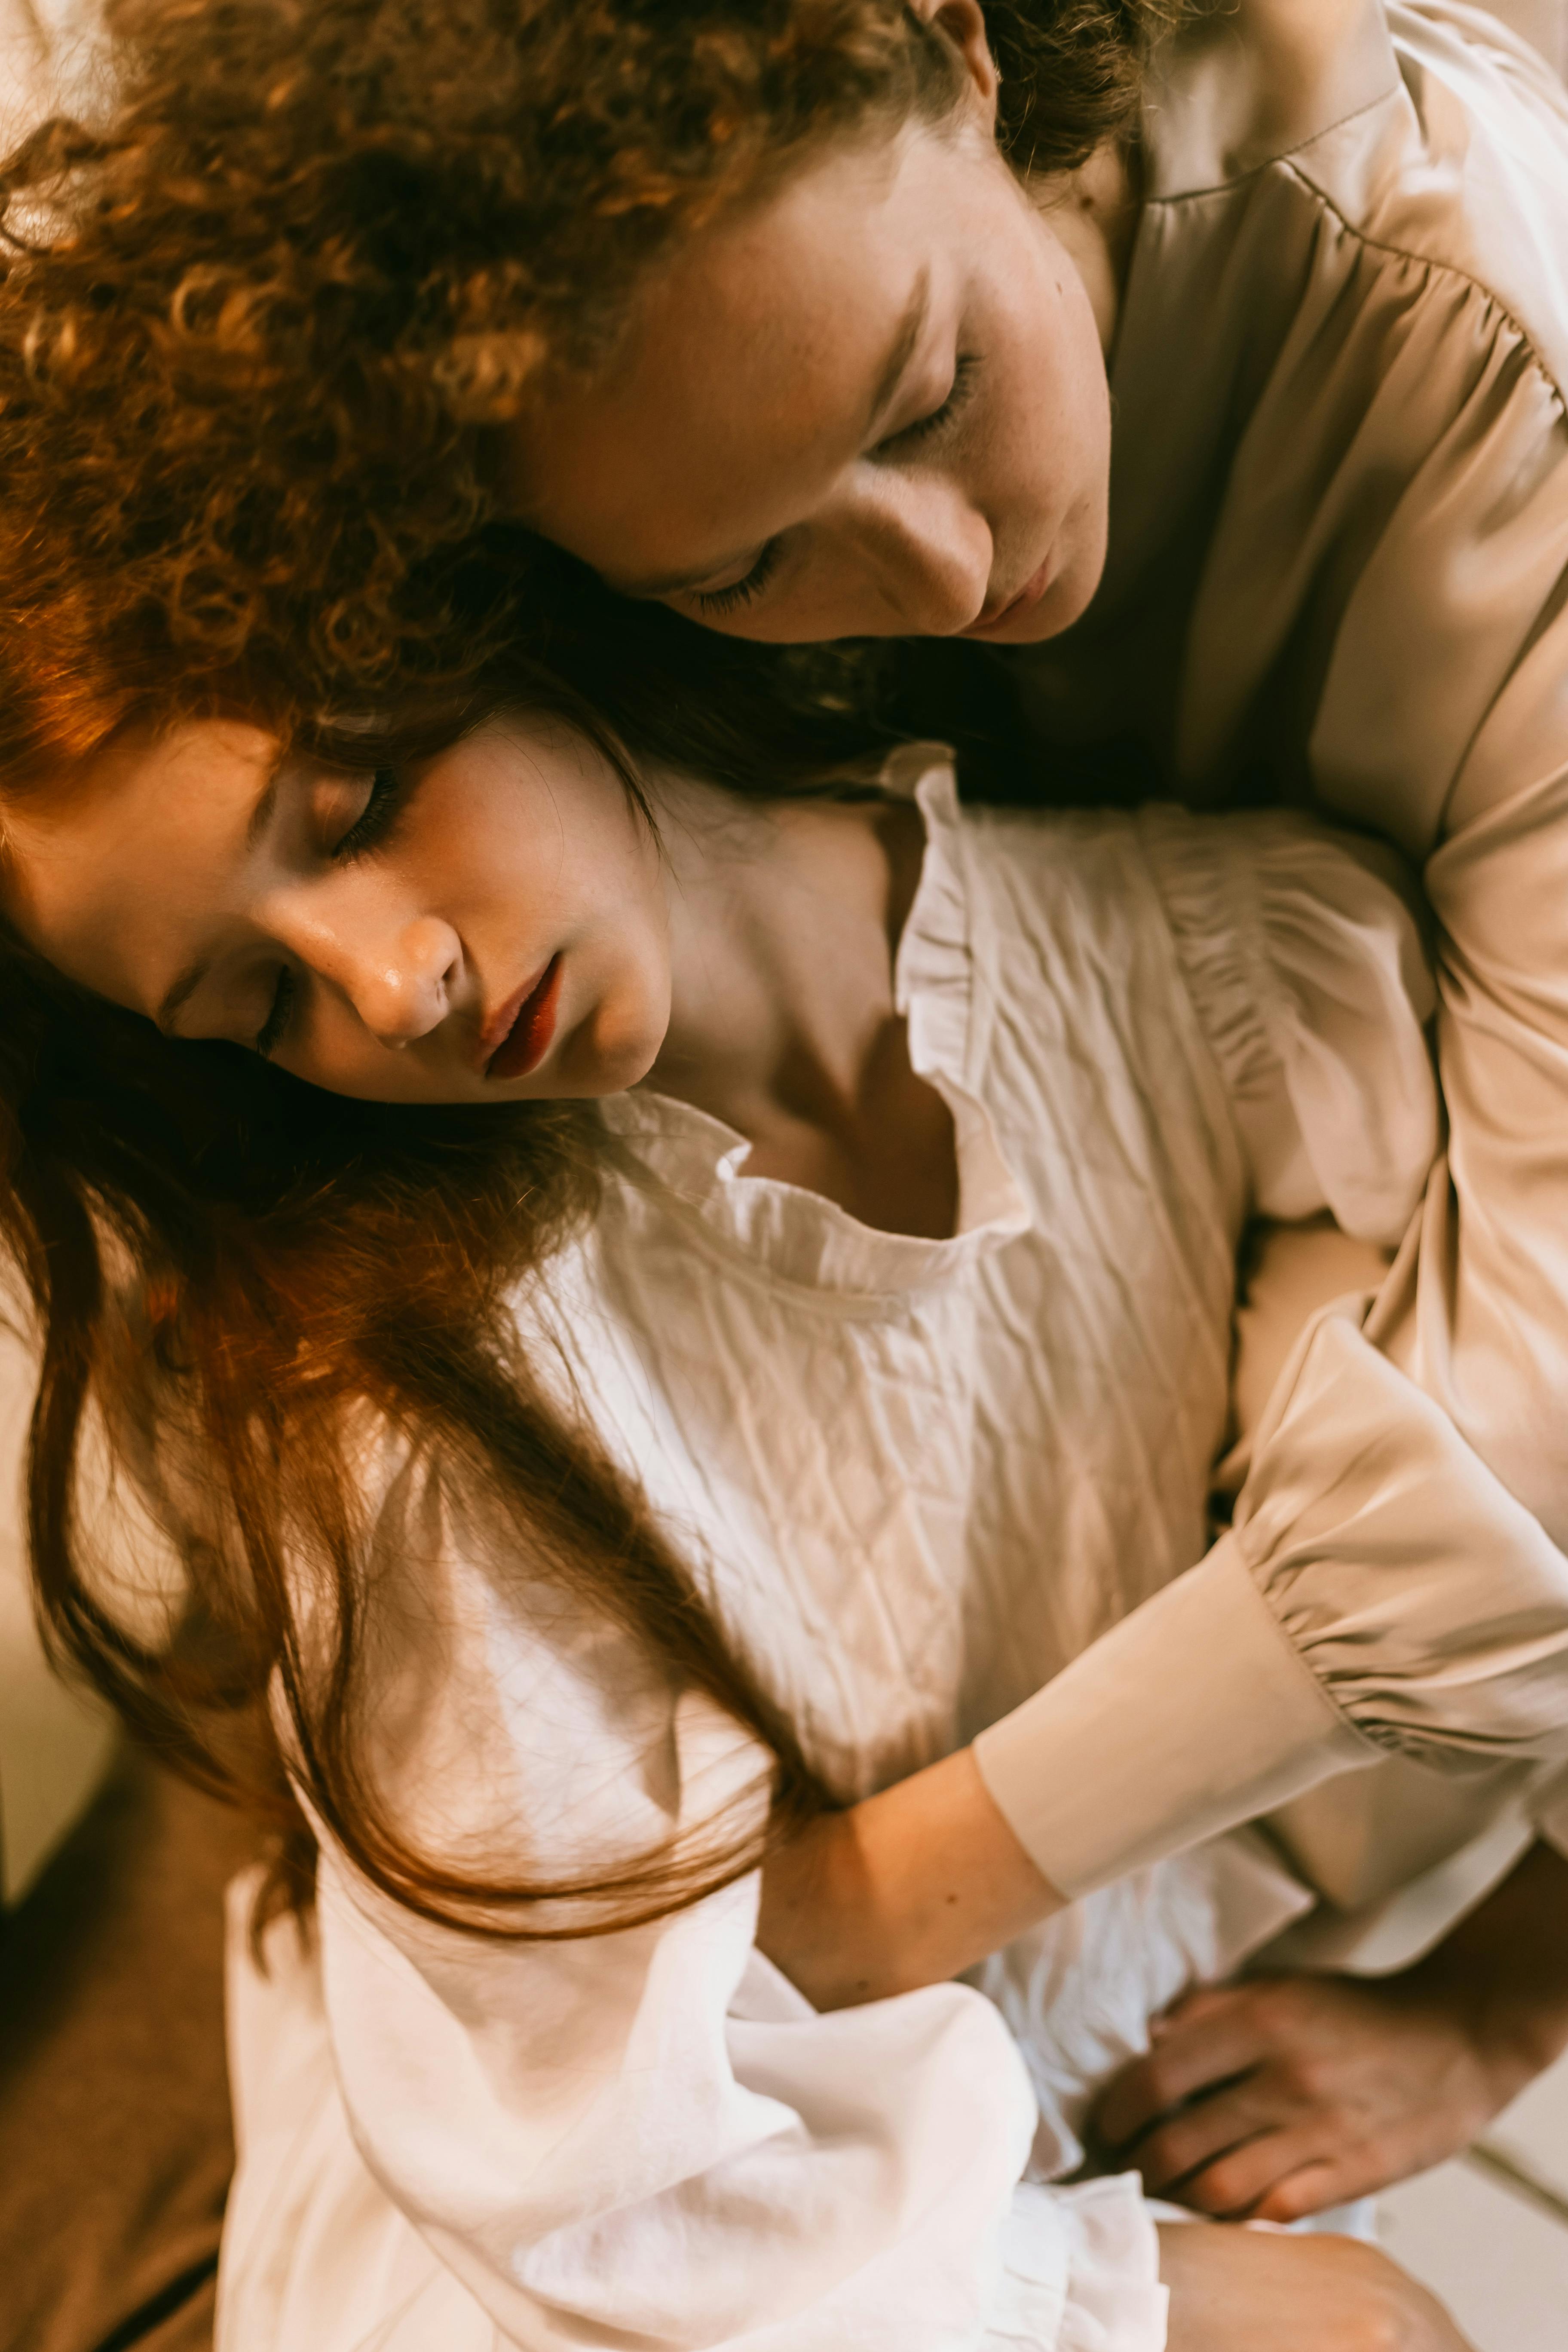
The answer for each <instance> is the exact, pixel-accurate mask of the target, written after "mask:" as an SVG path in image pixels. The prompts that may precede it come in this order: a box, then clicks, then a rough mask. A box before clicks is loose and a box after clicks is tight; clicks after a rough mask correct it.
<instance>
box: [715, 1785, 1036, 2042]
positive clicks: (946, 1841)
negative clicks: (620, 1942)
mask: <svg viewBox="0 0 1568 2352" xmlns="http://www.w3.org/2000/svg"><path fill="white" fill-rule="evenodd" d="M1065 1900H1066V1898H1065V1897H1064V1896H1063V1895H1060V1894H1059V1893H1058V1890H1057V1889H1056V1888H1055V1887H1054V1886H1052V1885H1050V1883H1049V1882H1048V1880H1047V1879H1045V1878H1044V1877H1042V1875H1041V1874H1040V1873H1039V1871H1038V1870H1037V1868H1036V1866H1035V1864H1033V1862H1031V1860H1030V1858H1029V1856H1028V1854H1027V1853H1026V1851H1025V1849H1024V1847H1023V1846H1022V1845H1021V1844H1020V1843H1019V1842H1018V1840H1017V1838H1016V1836H1015V1835H1014V1833H1013V1832H1012V1830H1011V1829H1010V1828H1009V1827H1008V1824H1007V1822H1006V1820H1005V1817H1004V1816H1003V1814H1002V1812H1001V1811H1000V1810H999V1808H998V1807H997V1805H996V1803H995V1801H994V1799H993V1797H992V1796H991V1793H990V1791H989V1790H988V1789H987V1788H986V1786H985V1782H984V1780H983V1779H982V1778H981V1775H980V1772H979V1769H978V1768H977V1766H976V1764H975V1761H974V1751H973V1748H960V1749H959V1750H958V1752H957V1753H956V1754H955V1755H952V1756H948V1757H944V1758H943V1759H942V1762H941V1763H939V1764H933V1765H931V1766H930V1767H928V1769H926V1770H925V1771H923V1772H916V1773H913V1774H912V1775H911V1776H910V1779H909V1780H900V1782H898V1783H897V1784H896V1785H895V1786H894V1787H893V1788H890V1789H885V1790H882V1791H881V1793H880V1794H879V1795H878V1796H875V1797H868V1799H867V1800H866V1801H864V1803H862V1804H858V1805H855V1806H852V1807H850V1809H849V1810H848V1811H847V1812H842V1813H834V1814H829V1815H828V1816H827V1817H826V1819H824V1820H822V1821H819V1822H816V1823H814V1824H813V1825H812V1827H811V1829H810V1830H809V1831H808V1832H806V1833H805V1835H804V1836H803V1837H801V1838H799V1839H797V1840H795V1842H794V1843H793V1845H792V1846H791V1847H788V1848H785V1849H784V1850H783V1851H782V1852H781V1853H778V1854H777V1855H775V1856H774V1858H773V1861H772V1862H770V1864H768V1867H767V1869H766V1870H765V1871H764V1873H763V1901H762V1912H761V1916H760V1918H759V1921H758V1927H757V1941H758V1942H759V1944H760V1945H761V1946H762V1948H763V1951H765V1952H766V1953H767V1955H768V1957H769V1958H770V1959H772V1960H773V1961H775V1962H776V1963H777V1965H778V1966H779V1967H780V1968H782V1969H784V1973H785V1975H786V1976H788V1977H790V1978H792V1979H793V1980H794V1981H795V1983H796V1984H797V1985H798V1986H799V1987H800V1989H801V1990H802V1991H803V1992H805V1993H806V1994H807V1995H808V1997H809V1998H810V1999H811V2000H813V2001H814V2002H815V2003H816V2007H817V2008H818V2009H841V2008H847V2007H849V2006H851V2005H853V2004H855V2003H857V2002H859V2001H864V2000H879V1999H882V1998H885V1997H886V1996H888V1995H889V1994H892V1993H899V1992H907V1991H910V1990H912V1989H913V1988H914V1987H915V1986H917V1985H925V1984H935V1983H939V1982H940V1981H942V1979H944V1978H948V1977H953V1976H957V1975H959V1974H960V1973H961V1972H962V1970H963V1969H966V1968H970V1967H973V1965H974V1964H975V1963H976V1962H977V1961H979V1960H983V1959H984V1958H985V1956H986V1954H987V1953H988V1952H993V1951H995V1950H996V1949H997V1948H999V1947H1000V1946H1001V1945H1003V1944H1005V1943H1007V1942H1009V1941H1010V1940H1011V1939H1012V1937H1015V1936H1018V1935H1021V1934H1022V1933H1023V1932H1024V1930H1025V1929H1026V1927H1032V1926H1033V1925H1034V1924H1035V1923H1036V1921H1037V1920H1040V1919H1044V1918H1048V1917H1049V1916H1050V1914H1051V1913H1052V1912H1053V1911H1058V1910H1059V1909H1061V1907H1062V1906H1063V1904H1064V1902H1065ZM825 1920H826V1921H831V1922H832V1934H831V1936H830V1937H827V1938H825V1937H824V1934H823V1923H824V1921H825Z"/></svg>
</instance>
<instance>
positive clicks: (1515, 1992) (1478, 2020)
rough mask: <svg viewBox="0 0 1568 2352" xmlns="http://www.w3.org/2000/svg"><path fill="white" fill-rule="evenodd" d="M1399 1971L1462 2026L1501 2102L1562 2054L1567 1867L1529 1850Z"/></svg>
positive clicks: (1545, 1852) (1567, 2045)
mask: <svg viewBox="0 0 1568 2352" xmlns="http://www.w3.org/2000/svg"><path fill="white" fill-rule="evenodd" d="M1406 1973H1407V1975H1408V1977H1409V1979H1411V1983H1412V1990H1416V1991H1417V1992H1419V1993H1422V1994H1425V1995H1426V1996H1427V1997H1429V1998H1431V1999H1433V2000H1436V2001H1437V2002H1439V2003H1440V2004H1441V2005H1442V2006H1443V2007H1444V2008H1445V2009H1446V2010H1447V2012H1448V2013H1449V2014H1450V2015H1452V2016H1454V2017H1456V2018H1457V2019H1458V2021H1459V2022H1460V2023H1461V2024H1462V2025H1463V2027H1464V2029H1465V2031H1466V2032H1467V2033H1468V2037H1469V2039H1470V2042H1471V2044H1472V2046H1473V2047H1474V2048H1475V2050H1476V2052H1477V2053H1478V2055H1479V2056H1480V2057H1481V2058H1482V2059H1483V2061H1484V2063H1486V2064H1487V2065H1488V2067H1489V2070H1490V2071H1491V2072H1492V2073H1493V2074H1494V2075H1495V2076H1496V2077H1497V2078H1498V2080H1499V2084H1500V2089H1501V2090H1502V2092H1503V2094H1504V2095H1503V2097H1502V2098H1500V2101H1499V2104H1500V2105H1502V2104H1506V2100H1507V2099H1510V2098H1512V2097H1514V2096H1515V2095H1517V2094H1518V2093H1519V2092H1520V2091H1521V2090H1522V2089H1523V2088H1524V2086H1525V2084H1527V2083H1529V2082H1531V2081H1532V2080H1533V2078H1534V2077H1535V2076H1536V2075H1537V2074H1542V2073H1543V2072H1544V2071H1545V2069H1546V2068H1547V2067H1548V2066H1550V2065H1551V2064H1552V2063H1553V2061H1554V2060H1556V2059H1557V2058H1559V2057H1561V2056H1562V2054H1563V2051H1564V2050H1568V1862H1564V1860H1563V1857H1562V1856H1561V1855H1560V1854H1558V1853H1554V1852H1553V1851H1552V1848H1550V1847H1548V1846H1544V1845H1539V1846H1535V1847H1533V1848H1531V1852H1530V1853H1527V1854H1526V1855H1525V1857H1524V1859H1523V1861H1522V1862H1521V1863H1520V1864H1518V1866H1517V1867H1516V1868H1515V1869H1514V1871H1513V1872H1512V1873H1511V1874H1510V1876H1509V1877H1508V1878H1506V1879H1505V1880H1504V1881H1503V1883H1502V1885H1500V1887H1497V1888H1496V1889H1494V1891H1493V1892H1492V1894H1491V1895H1489V1896H1488V1897H1487V1899H1486V1901H1485V1902H1484V1903H1482V1904H1481V1905H1480V1906H1479V1908H1478V1909H1477V1910H1475V1911H1473V1912H1472V1913H1471V1914H1470V1915H1469V1916H1468V1918H1466V1919H1463V1920H1461V1921H1460V1923H1459V1925H1458V1927H1456V1928H1455V1929H1454V1930H1453V1932H1452V1934H1451V1935H1449V1936H1448V1937H1446V1938H1445V1940H1444V1941H1443V1942H1442V1943H1441V1944H1439V1945H1438V1946H1437V1948H1436V1950H1435V1951H1432V1952H1429V1953H1428V1954H1427V1956H1426V1958H1425V1959H1424V1960H1421V1961H1418V1962H1417V1963H1416V1965H1415V1967H1414V1968H1413V1969H1410V1970H1408V1971H1407V1972H1406Z"/></svg>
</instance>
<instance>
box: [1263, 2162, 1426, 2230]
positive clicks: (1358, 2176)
mask: <svg viewBox="0 0 1568 2352" xmlns="http://www.w3.org/2000/svg"><path fill="white" fill-rule="evenodd" d="M1399 2177H1400V2175H1399V2170H1398V2168H1397V2166H1391V2165H1389V2164H1386V2163H1384V2162H1383V2161H1382V2160H1381V2159H1380V2158H1379V2156H1378V2152H1377V2149H1376V2148H1375V2147H1373V2146H1372V2145H1370V2144H1368V2145H1365V2146H1363V2147H1354V2148H1350V2149H1347V2150H1345V2151H1344V2152H1343V2153H1341V2152H1339V2151H1336V2152H1335V2153H1333V2154H1332V2155H1328V2154H1325V2155H1322V2156H1320V2157H1319V2158H1317V2159H1316V2160H1315V2161H1313V2162H1310V2163H1307V2164H1302V2165H1299V2166H1298V2167H1297V2168H1296V2169H1295V2170H1294V2171H1292V2172H1288V2173H1286V2174H1285V2175H1284V2177H1283V2178H1282V2179H1279V2180H1277V2181H1276V2182H1275V2184H1274V2186H1273V2188H1272V2189H1268V2191H1267V2192H1266V2193H1265V2195H1264V2196H1263V2197H1261V2198H1260V2199H1259V2200H1258V2206H1257V2209H1256V2210H1255V2212H1254V2214H1253V2219H1254V2220H1255V2221H1305V2220H1306V2218H1307V2216H1308V2214H1309V2213H1321V2212H1323V2211H1325V2210H1326V2209H1327V2208H1328V2207H1329V2206H1331V2205H1349V2204H1351V2203H1352V2202H1353V2200H1355V2199H1356V2198H1358V2197H1372V2196H1374V2195H1375V2194H1376V2192H1377V2190H1378V2189H1386V2188H1387V2187H1388V2185H1389V2183H1390V2181H1391V2180H1394V2179H1398V2178H1399Z"/></svg>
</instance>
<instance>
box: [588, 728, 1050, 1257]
mask: <svg viewBox="0 0 1568 2352" xmlns="http://www.w3.org/2000/svg"><path fill="white" fill-rule="evenodd" d="M883 782H884V785H885V787H886V788H887V789H888V790H889V791H890V792H899V793H907V794H908V795H909V796H910V798H912V799H913V800H914V802H915V803H916V805H917V807H918V808H919V809H920V812H921V816H922V818H923V819H924V822H925V828H926V845H925V852H924V856H922V858H921V877H920V883H919V887H918V888H917V889H916V892H915V898H914V903H913V905H912V906H911V907H910V912H909V917H908V919H907V920H906V922H905V924H904V929H903V935H902V937H901V939H900V941H899V950H898V955H897V958H896V959H895V962H894V967H893V996H894V1003H895V1004H896V1005H897V1007H898V1010H899V1011H900V1013H902V1014H903V1015H904V1016H905V1018H906V1019H907V1021H908V1023H909V1042H910V1062H911V1064H912V1065H913V1067H914V1068H915V1070H916V1072H917V1073H918V1074H919V1075H920V1076H921V1077H923V1078H926V1079H928V1080H929V1081H930V1083H931V1085H932V1086H934V1087H935V1088H936V1089H937V1092H938V1093H939V1094H940V1095H941V1096H942V1099H943V1101H944V1102H945V1103H946V1104H947V1106H948V1108H949V1109H950V1110H951V1112H952V1123H953V1139H954V1143H955V1146H956V1150H957V1155H958V1229H957V1231H956V1233H954V1234H952V1236H951V1237H950V1238H949V1239H947V1240H945V1241H928V1240H922V1239H921V1238H920V1237H919V1236H918V1235H915V1234H888V1233H881V1232H879V1231H878V1230H877V1229H876V1228H875V1227H873V1226H870V1225H865V1224H862V1223H860V1221H859V1219H858V1218H857V1217H853V1216H851V1215H850V1213H849V1212H848V1211H847V1209H842V1208H840V1207H839V1206H838V1205H837V1202H833V1201H828V1200H825V1199H824V1198H823V1197H822V1195H821V1194H820V1193H817V1192H807V1191H805V1190H803V1189H802V1188H801V1187H800V1186H799V1185H795V1184H787V1183H784V1182H781V1181H779V1180H778V1179H776V1178H773V1177H766V1176H748V1175H747V1174H746V1172H745V1162H746V1160H747V1159H748V1158H749V1156H750V1153H751V1149H752V1147H751V1145H750V1143H748V1142H747V1140H746V1139H745V1138H744V1137H743V1136H741V1135H738V1134H737V1133H736V1131H735V1130H734V1129H733V1128H731V1127H728V1126H726V1125H725V1124H724V1122H723V1121H722V1120H721V1119H717V1118H711V1117H710V1115H709V1114H708V1113H707V1112H706V1111H701V1110H697V1109H694V1108H692V1107H691V1106H690V1105H689V1104H688V1103H680V1102H675V1101H672V1100H671V1099H670V1098H669V1097H668V1096H666V1095H658V1094H653V1093H649V1092H645V1091H643V1090H642V1089H640V1088H639V1089H637V1091H635V1092H633V1093H630V1094H625V1095H616V1096H614V1097H611V1098H610V1100H609V1101H607V1102H606V1103H605V1106H604V1111H605V1123H606V1125H607V1126H608V1127H609V1128H610V1129H611V1131H612V1132H613V1133H614V1134H615V1135H616V1136H617V1137H618V1138H619V1139H621V1141H622V1142H623V1144H625V1145H626V1147H628V1149H629V1150H630V1151H631V1153H632V1156H633V1158H634V1160H635V1161H636V1162H637V1163H638V1166H639V1168H640V1170H641V1171H646V1174H647V1176H648V1177H650V1178H652V1179H653V1180H654V1181H653V1184H652V1186H651V1187H645V1186H643V1185H642V1184H640V1183H638V1182H637V1179H636V1177H635V1176H633V1177H628V1178H627V1179H626V1181H625V1184H624V1192H625V1194H626V1196H627V1200H628V1206H629V1205H630V1204H631V1202H632V1201H633V1200H635V1199H636V1197H637V1196H638V1195H642V1196H643V1197H644V1199H645V1201H646V1203H647V1207H648V1208H650V1209H656V1210H657V1213H661V1214H664V1215H673V1216H674V1217H676V1218H677V1219H679V1221H680V1222H681V1223H683V1224H685V1225H686V1226H687V1227H688V1230H689V1233H690V1234H691V1236H692V1238H693V1239H695V1240H699V1241H700V1243H702V1244H706V1246H707V1247H708V1248H710V1249H711V1250H715V1251H717V1252H719V1253H720V1254H721V1255H723V1256H724V1257H726V1258H727V1259H730V1260H731V1261H732V1260H734V1259H736V1258H742V1259H744V1260H746V1261H747V1262H749V1263H750V1265H752V1267H753V1268H755V1269H756V1270H757V1271H759V1272H761V1273H763V1274H765V1275H766V1276H768V1277H770V1279H772V1280H774V1281H777V1282H781V1283H787V1284H789V1285H792V1286H795V1287H797V1288H801V1289H805V1290H811V1291H816V1292H819V1293H831V1294H837V1296H838V1297H841V1298H842V1299H844V1300H845V1301H848V1300H850V1299H854V1298H860V1299H867V1300H871V1299H885V1298H887V1297H889V1295H897V1294H898V1293H900V1292H907V1291H913V1290H921V1289H927V1288H930V1287H931V1286H936V1285H940V1284H944V1283H948V1282H952V1280H954V1279H955V1278H957V1277H958V1276H962V1275H963V1273H964V1272H965V1271H966V1269H967V1268H969V1267H970V1266H971V1265H973V1263H974V1262H975V1261H976V1259H978V1258H980V1257H984V1256H987V1255H990V1254H991V1253H992V1252H993V1251H994V1250H997V1249H999V1248H1001V1247H1003V1246H1004V1245H1005V1244H1006V1243H1007V1242H1010V1241H1012V1240H1013V1239H1014V1238H1015V1237H1016V1235H1017V1234H1021V1233H1024V1232H1026V1231H1027V1229H1028V1225H1029V1211H1028V1206H1027V1203H1026V1200H1025V1198H1024V1194H1023V1192H1022V1190H1021V1189H1020V1187H1019V1185H1018V1183H1017V1181H1016V1178H1015V1176H1014V1174H1013V1171H1012V1170H1011V1169H1010V1168H1009V1167H1008V1165H1007V1162H1006V1160H1005V1157H1004V1155H1003V1152H1002V1148H1001V1146H1000V1144H999V1143H998V1141H997V1139H996V1131H995V1129H994V1125H993V1122H992V1118H991V1115H990V1112H989V1111H988V1110H987V1108H986V1107H985V1105H984V1102H983V1101H982V1100H981V1098H980V1097H979V1095H978V1094H976V1093H975V1092H974V1091H973V1084H972V1081H971V1071H972V1067H973V1060H974V1041H975V1035H976V1020H975V1013H976V1006H975V986H976V978H975V962H974V957H973V953H972V951H971V946H970V938H969V892H968V888H967V885H966V880H965V875H964V841H963V825H962V819H961V817H960V814H959V807H958V795H957V789H956V786H955V783H954V780H953V773H952V762H951V759H950V756H949V754H948V753H947V752H946V751H945V750H942V749H941V748H939V747H936V746H932V745H930V744H922V745H910V746H907V747H905V749H904V750H903V751H900V752H898V753H895V754H894V756H893V758H892V759H891V760H890V761H889V763H888V767H887V770H886V771H885V772H884V777H883Z"/></svg>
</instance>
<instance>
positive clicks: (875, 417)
mask: <svg viewBox="0 0 1568 2352" xmlns="http://www.w3.org/2000/svg"><path fill="white" fill-rule="evenodd" d="M930 316H931V269H930V267H929V265H926V264H922V266H921V272H920V275H919V277H918V278H916V279H915V282H914V285H913V287H912V288H911V289H910V299H909V300H908V301H907V302H906V303H905V305H904V310H903V316H902V317H901V318H900V320H899V323H898V327H897V329H896V331H895V332H894V335H893V340H892V341H891V343H889V346H888V355H887V357H886V359H885V360H884V361H883V362H882V365H881V368H880V371H879V373H878V377H877V383H876V387H875V389H874V391H873V392H872V394H871V399H870V404H869V405H868V409H867V412H866V422H865V425H864V426H863V427H862V428H861V436H860V437H861V439H862V440H863V441H865V440H869V439H870V438H871V437H872V436H874V435H875V433H876V431H877V428H878V426H879V425H880V423H881V421H882V419H883V417H884V416H885V415H887V412H888V410H889V408H890V407H891V405H892V403H893V399H894V396H895V395H896V394H897V392H898V389H899V386H900V384H901V383H902V382H903V380H904V371H905V370H906V369H907V367H908V366H909V363H910V360H912V359H913V357H914V355H915V352H916V350H917V348H918V346H919V343H920V340H921V336H922V335H923V334H924V332H925V330H926V321H927V320H928V319H929V318H930ZM769 543H770V542H769V541H766V540H764V541H761V542H760V543H758V544H756V545H753V546H752V547H748V548H739V549H737V551H735V553H734V554H733V555H721V556H717V557H715V558H714V560H713V561H712V562H709V563H704V564H703V565H701V567H700V569H699V570H697V571H695V572H670V573H668V574H667V575H666V576H665V577H664V578H662V579H658V580H613V581H612V582H611V583H610V585H611V586H612V587H613V588H616V589H617V590H618V591H619V593H621V594H622V595H623V596H677V595H679V594H681V593H683V592H684V591H686V590H688V589H691V588H700V586H701V585H702V583H703V582H704V581H705V580H711V579H712V577H713V575H714V573H715V572H728V571H730V570H731V567H732V566H733V565H734V564H737V563H746V564H748V565H750V564H754V563H755V562H756V561H757V559H758V557H759V556H760V555H761V553H762V551H763V547H765V546H767V545H768V544H769Z"/></svg>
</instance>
